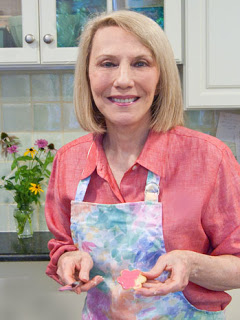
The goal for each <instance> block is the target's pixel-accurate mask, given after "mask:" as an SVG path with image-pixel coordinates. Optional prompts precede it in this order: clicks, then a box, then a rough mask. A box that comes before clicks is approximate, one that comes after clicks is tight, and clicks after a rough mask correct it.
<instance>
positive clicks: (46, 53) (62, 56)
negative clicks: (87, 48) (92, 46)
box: [0, 0, 182, 66]
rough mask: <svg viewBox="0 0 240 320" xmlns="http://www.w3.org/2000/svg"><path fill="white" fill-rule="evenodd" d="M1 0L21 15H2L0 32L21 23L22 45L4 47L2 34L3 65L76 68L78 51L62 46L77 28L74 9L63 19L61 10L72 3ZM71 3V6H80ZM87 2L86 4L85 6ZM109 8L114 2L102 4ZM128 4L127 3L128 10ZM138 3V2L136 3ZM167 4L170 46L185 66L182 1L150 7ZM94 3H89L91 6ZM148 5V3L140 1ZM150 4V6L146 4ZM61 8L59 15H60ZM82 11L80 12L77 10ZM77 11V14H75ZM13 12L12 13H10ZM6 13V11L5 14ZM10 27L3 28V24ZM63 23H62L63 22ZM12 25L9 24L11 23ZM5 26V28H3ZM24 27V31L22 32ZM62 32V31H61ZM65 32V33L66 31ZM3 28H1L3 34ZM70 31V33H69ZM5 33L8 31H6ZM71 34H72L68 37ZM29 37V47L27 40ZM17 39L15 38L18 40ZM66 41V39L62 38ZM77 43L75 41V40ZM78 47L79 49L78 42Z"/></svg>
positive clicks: (108, 0)
mask: <svg viewBox="0 0 240 320" xmlns="http://www.w3.org/2000/svg"><path fill="white" fill-rule="evenodd" d="M7 1H8V0H0V4H1V3H2V6H3V5H4V4H5V6H8V7H7V8H9V7H10V6H12V7H14V3H19V6H21V12H20V13H19V15H18V16H15V17H10V15H4V14H3V15H1V13H0V31H1V27H5V29H8V30H9V28H10V27H11V26H9V25H10V22H11V24H12V23H13V22H12V21H13V20H18V22H19V21H20V23H18V26H14V28H15V30H17V32H18V38H19V37H21V39H16V40H17V41H18V42H20V44H19V45H18V47H4V45H1V33H0V65H3V66H5V65H21V64H35V65H36V64H46V65H47V64H51V65H52V64H60V65H68V64H69V65H74V64H75V61H76V57H77V47H76V46H71V47H70V46H67V45H65V44H63V45H61V44H60V43H59V39H60V37H62V35H63V33H64V37H65V40H69V39H70V38H71V37H72V36H73V35H72V33H71V32H72V30H73V28H74V24H73V25H72V23H73V19H74V17H73V15H72V14H71V12H72V11H73V9H72V8H69V10H70V11H69V14H66V11H64V14H62V16H60V15H61V14H59V10H60V9H59V6H60V5H61V6H62V7H64V10H66V6H68V5H69V4H70V1H66V0H9V2H8V5H6V3H7ZM80 2H81V1H80V0H79V2H77V1H75V2H72V3H71V6H73V5H75V6H76V4H77V3H80ZM86 2H87V1H85V2H84V3H86ZM100 2H104V3H105V5H106V9H107V11H111V10H112V9H113V3H114V2H116V1H112V0H101V1H100ZM128 2H130V0H129V1H125V4H126V7H127V4H128ZM135 2H136V1H135ZM158 2H159V3H162V2H164V29H165V32H166V34H167V36H168V38H169V40H170V42H171V45H172V47H173V50H174V54H175V59H176V62H177V63H181V62H182V0H171V1H166V0H165V1H163V0H154V1H153V0H152V1H151V3H154V4H156V3H158ZM91 3H92V1H89V5H90V4H91ZM141 3H143V4H144V5H145V1H141ZM146 3H147V2H146ZM57 6H58V14H57ZM76 10H78V12H79V10H81V9H79V8H78V9H76ZM76 10H75V11H76ZM10 11H11V10H10ZM3 12H4V10H3ZM4 19H5V20H6V21H7V22H6V23H7V25H5V26H4V21H5V20H4ZM60 19H61V20H60ZM9 21H10V22H9ZM1 24H2V26H1ZM21 27H22V29H21ZM58 28H60V29H61V31H59V30H58ZM64 28H65V29H64ZM3 29H4V28H2V30H3ZM66 30H67V31H66ZM4 31H6V30H4ZM63 31H64V32H63ZM68 32H69V33H68ZM26 36H28V39H27V41H28V42H31V41H32V42H31V43H27V42H26V39H25V37H26ZM15 37H16V36H15ZM62 38H63V37H62ZM14 40H15V39H14ZM75 40H76V37H75ZM75 42H76V45H77V41H75Z"/></svg>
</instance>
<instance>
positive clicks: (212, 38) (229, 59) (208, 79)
mask: <svg viewBox="0 0 240 320" xmlns="http://www.w3.org/2000/svg"><path fill="white" fill-rule="evenodd" d="M185 5H186V8H185V9H186V12H185V13H186V16H185V19H186V25H185V28H186V39H185V45H186V51H185V53H186V59H185V70H184V71H185V72H184V74H185V83H184V91H185V105H186V108H189V109H190V108H192V109H193V108H239V107H240V19H239V14H240V1H239V0H228V1H226V0H194V1H193V0H186V2H185Z"/></svg>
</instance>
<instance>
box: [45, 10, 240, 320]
mask: <svg viewBox="0 0 240 320" xmlns="http://www.w3.org/2000/svg"><path fill="white" fill-rule="evenodd" d="M75 107H76V113H77V116H78V119H79V122H80V124H81V126H82V127H83V128H84V129H85V130H87V131H90V132H92V133H90V134H89V135H86V136H84V137H81V138H79V139H77V140H75V141H73V142H70V143H69V144H67V145H66V146H64V147H63V148H61V149H60V150H59V151H58V154H57V156H56V158H55V161H54V166H53V170H52V174H51V179H50V183H49V188H48V194H47V200H46V219H47V223H48V226H49V229H50V231H51V232H52V233H53V234H54V236H55V239H53V240H51V241H50V242H49V249H50V251H51V253H50V256H51V261H50V263H49V265H48V268H47V274H48V275H49V276H50V277H52V278H53V279H55V280H56V281H58V282H59V283H61V284H65V285H66V284H67V285H71V284H73V283H75V282H76V281H77V280H80V283H79V285H77V286H76V287H75V288H73V290H74V291H75V292H76V293H80V292H84V291H89V292H88V296H87V299H86V303H85V307H84V310H83V319H149V320H150V319H160V318H162V317H166V319H224V312H223V310H224V308H225V307H226V306H227V305H228V303H229V302H230V300H231V298H230V296H229V295H228V294H227V293H225V292H224V290H228V289H232V288H239V287H240V259H239V256H240V227H239V226H240V197H239V195H240V166H239V164H238V163H237V161H236V160H235V158H234V157H233V155H232V153H231V151H230V150H229V149H228V147H227V146H226V145H224V144H223V143H222V142H221V141H219V140H217V139H216V138H214V137H210V136H208V135H205V134H202V133H199V132H196V131H193V130H189V129H187V128H184V127H183V126H182V124H183V107H182V99H181V88H180V82H179V77H178V71H177V68H176V64H175V61H174V57H173V53H172V50H171V48H170V46H169V43H168V41H167V39H166V37H165V35H164V33H163V31H162V30H161V29H160V27H159V26H158V25H157V24H156V23H155V22H154V21H152V20H151V19H149V18H147V17H145V16H143V15H140V14H137V13H134V12H130V11H117V12H114V13H110V14H108V15H102V16H100V17H97V18H95V19H93V20H91V21H90V22H89V23H88V24H87V26H86V28H85V30H84V32H83V34H82V37H81V42H80V46H79V56H78V61H77V65H76V73H75ZM73 199H75V201H72V202H71V200H73ZM70 216H71V226H70ZM70 230H71V231H70ZM123 269H130V270H131V269H140V270H141V271H142V272H143V275H145V276H146V277H147V282H146V283H145V284H143V286H142V288H140V289H137V290H135V291H134V290H133V291H125V290H123V289H122V288H121V286H120V285H119V284H118V283H117V281H116V279H117V277H118V276H119V275H120V272H121V270H123Z"/></svg>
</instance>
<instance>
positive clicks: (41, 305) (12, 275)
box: [0, 262, 85, 320]
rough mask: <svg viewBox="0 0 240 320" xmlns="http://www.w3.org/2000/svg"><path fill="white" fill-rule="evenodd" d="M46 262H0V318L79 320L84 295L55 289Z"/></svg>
mask: <svg viewBox="0 0 240 320" xmlns="http://www.w3.org/2000/svg"><path fill="white" fill-rule="evenodd" d="M46 266H47V262H1V263H0V314H1V316H0V319H2V320H16V319H18V320H43V319H44V320H81V313H82V308H83V304H84V299H85V294H81V295H77V294H75V293H73V292H69V291H65V292H59V291H58V288H59V287H60V285H59V284H58V283H57V282H55V281H54V280H52V279H50V278H49V277H47V276H46V275H45V269H46Z"/></svg>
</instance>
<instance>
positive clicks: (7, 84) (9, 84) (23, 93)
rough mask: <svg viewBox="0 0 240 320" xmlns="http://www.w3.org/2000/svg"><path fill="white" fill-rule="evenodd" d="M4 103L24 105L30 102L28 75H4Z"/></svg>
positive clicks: (2, 77)
mask: <svg viewBox="0 0 240 320" xmlns="http://www.w3.org/2000/svg"><path fill="white" fill-rule="evenodd" d="M1 79H2V101H3V102H4V103H14V102H15V103H23V102H29V101H30V77H29V75H28V74H3V75H2V76H1Z"/></svg>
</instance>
